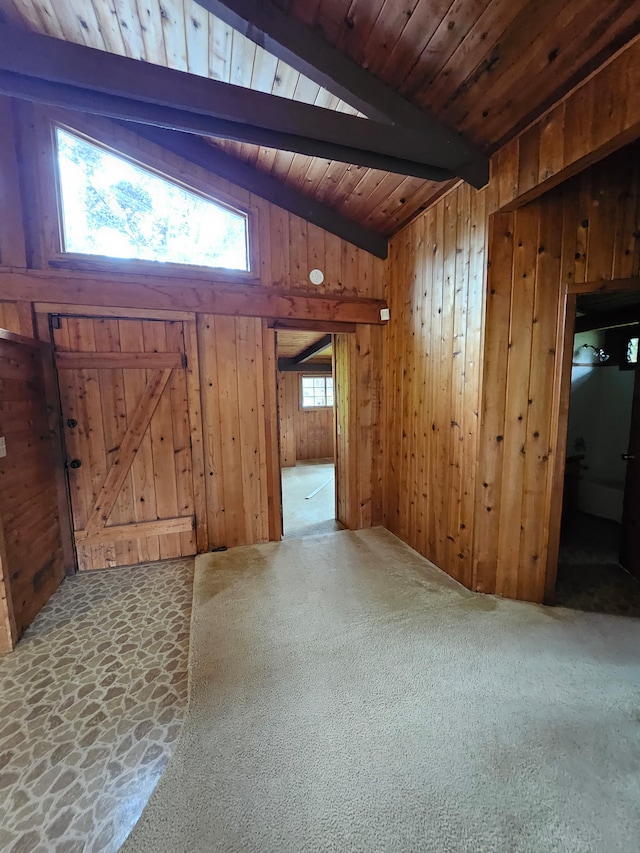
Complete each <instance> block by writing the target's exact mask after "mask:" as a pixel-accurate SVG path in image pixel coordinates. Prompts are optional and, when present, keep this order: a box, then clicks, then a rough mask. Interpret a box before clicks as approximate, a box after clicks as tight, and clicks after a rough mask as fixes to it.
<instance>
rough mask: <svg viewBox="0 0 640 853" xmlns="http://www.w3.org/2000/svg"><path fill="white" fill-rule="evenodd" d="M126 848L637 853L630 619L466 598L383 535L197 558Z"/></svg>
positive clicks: (638, 794)
mask: <svg viewBox="0 0 640 853" xmlns="http://www.w3.org/2000/svg"><path fill="white" fill-rule="evenodd" d="M191 642H192V649H191V673H190V675H191V686H190V708H189V712H188V715H187V720H186V722H185V725H184V728H183V731H182V735H181V739H180V741H179V743H178V745H177V747H176V753H175V755H174V757H173V759H172V760H171V762H170V764H169V767H168V769H167V771H166V772H165V775H164V776H163V778H162V779H161V781H160V783H159V785H158V787H157V789H156V791H155V792H154V794H153V795H152V797H151V800H150V802H149V805H148V806H147V808H146V809H145V811H144V812H143V814H142V817H141V819H140V821H139V823H138V825H137V826H136V827H135V828H134V830H133V833H132V835H131V837H130V839H129V841H128V842H127V843H126V844H125V846H124V848H123V849H124V850H125V851H127V853H165V851H166V853H182V851H184V853H195V851H202V853H204V851H207V853H209V851H262V853H300V851H327V853H328V851H331V853H334V851H335V853H342V851H349V853H350V851H394V853H395V851H438V853H440V851H504V853H507V851H509V853H512V851H531V853H534V851H535V853H544V851H563V853H564V851H576V853H577V851H580V853H584V851H598V853H610V851H634V853H635V852H636V851H637V850H638V847H639V845H640V842H639V839H640V690H639V688H640V624H639V623H637V622H635V621H633V620H629V619H624V618H620V617H615V616H604V615H598V614H586V613H578V612H572V611H568V610H563V609H560V608H557V609H550V608H543V607H538V606H534V605H528V604H521V603H515V602H509V601H501V600H498V599H495V598H490V597H482V596H475V595H473V594H471V593H469V592H467V591H466V590H464V589H462V588H461V587H459V586H457V585H456V584H455V583H454V582H453V581H451V580H449V579H448V578H447V577H446V576H444V575H443V574H442V573H440V572H439V571H437V570H436V569H434V568H432V567H431V566H430V565H429V564H428V563H427V562H426V561H424V560H422V559H421V558H420V557H418V556H417V555H416V554H415V553H414V552H413V551H411V550H410V549H408V548H406V547H405V546H404V545H402V544H401V543H400V542H399V540H397V539H396V538H394V537H393V536H392V535H391V534H389V533H387V532H386V531H384V530H382V529H377V530H372V531H363V532H359V533H351V532H348V531H342V532H339V533H332V534H327V535H326V536H319V537H314V538H309V539H299V540H294V539H292V540H290V541H286V542H283V543H280V544H271V545H263V546H258V547H247V548H237V549H233V550H231V551H229V552H227V553H224V554H213V555H205V556H203V557H201V558H199V559H198V561H197V565H196V580H195V592H194V608H193V618H192V638H191Z"/></svg>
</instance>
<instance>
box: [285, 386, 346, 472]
mask: <svg viewBox="0 0 640 853" xmlns="http://www.w3.org/2000/svg"><path fill="white" fill-rule="evenodd" d="M301 376H302V373H294V372H286V373H282V372H281V373H279V374H278V401H279V411H280V464H281V465H282V467H283V468H290V467H291V466H292V465H295V464H296V461H298V460H305V459H327V458H329V457H331V458H333V444H334V427H333V409H332V408H331V409H302V408H301V407H300V380H301Z"/></svg>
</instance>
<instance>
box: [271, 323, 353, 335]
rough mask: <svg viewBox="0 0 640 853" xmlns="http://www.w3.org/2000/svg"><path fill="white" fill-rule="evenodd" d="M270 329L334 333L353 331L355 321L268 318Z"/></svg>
mask: <svg viewBox="0 0 640 853" xmlns="http://www.w3.org/2000/svg"><path fill="white" fill-rule="evenodd" d="M268 325H269V328H270V329H276V331H277V330H279V329H282V330H287V331H294V332H333V333H334V334H336V335H339V334H344V333H345V332H355V330H356V325H355V323H339V322H335V321H332V320H325V321H323V322H319V321H318V320H270V321H269V324H268Z"/></svg>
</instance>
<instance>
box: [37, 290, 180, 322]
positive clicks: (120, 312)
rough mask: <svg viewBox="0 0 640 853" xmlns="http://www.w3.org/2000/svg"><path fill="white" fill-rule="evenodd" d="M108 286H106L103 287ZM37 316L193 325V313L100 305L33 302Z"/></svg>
mask: <svg viewBox="0 0 640 853" xmlns="http://www.w3.org/2000/svg"><path fill="white" fill-rule="evenodd" d="M105 286H108V285H105ZM33 308H34V311H35V313H36V315H38V314H61V315H62V316H68V317H87V319H90V318H100V317H106V318H108V319H115V320H183V321H185V322H191V321H193V322H194V323H195V319H196V315H195V312H194V311H170V310H167V309H164V308H158V309H154V308H108V307H104V306H102V307H101V306H100V305H69V304H67V303H64V302H34V304H33Z"/></svg>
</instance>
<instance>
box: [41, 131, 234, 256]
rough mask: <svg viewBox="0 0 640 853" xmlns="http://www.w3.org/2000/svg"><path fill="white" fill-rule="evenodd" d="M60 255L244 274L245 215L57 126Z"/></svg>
mask: <svg viewBox="0 0 640 853" xmlns="http://www.w3.org/2000/svg"><path fill="white" fill-rule="evenodd" d="M56 141H57V152H58V169H59V177H60V201H61V204H60V207H61V212H62V241H63V251H64V252H71V253H74V254H83V255H101V256H106V257H109V258H133V259H138V260H146V261H163V262H165V263H172V264H189V265H190V266H193V265H196V266H203V267H216V268H222V269H228V270H243V271H246V270H248V269H249V253H248V237H247V232H248V228H247V224H248V223H247V215H246V214H244V213H240V212H239V211H237V210H233V209H231V208H229V207H226V206H224V205H223V204H218V203H216V202H213V201H211V200H210V199H207V198H205V197H203V196H200V195H197V194H196V193H195V192H190V191H189V190H186V189H185V188H184V187H181V186H179V185H178V184H174V183H172V182H170V181H168V180H165V179H164V178H161V177H160V176H159V175H156V174H154V173H153V172H150V171H148V170H147V169H143V168H141V167H140V166H138V165H136V164H134V163H132V162H131V161H129V160H126V159H125V158H123V157H119V156H117V155H115V154H112V153H110V152H109V151H106V150H105V149H104V148H101V147H99V146H98V145H93V144H92V143H90V142H87V141H86V140H85V139H81V138H80V137H78V136H75V135H74V134H71V133H69V132H67V131H66V130H62V129H61V128H56Z"/></svg>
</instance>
